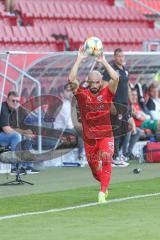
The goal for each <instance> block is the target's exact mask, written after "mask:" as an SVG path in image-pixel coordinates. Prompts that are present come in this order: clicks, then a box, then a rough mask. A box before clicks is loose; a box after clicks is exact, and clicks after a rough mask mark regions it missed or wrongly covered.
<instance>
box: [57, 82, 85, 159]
mask: <svg viewBox="0 0 160 240" xmlns="http://www.w3.org/2000/svg"><path fill="white" fill-rule="evenodd" d="M57 92H59V96H60V98H61V100H62V101H63V105H62V108H61V110H60V112H59V113H58V115H57V117H56V119H55V121H54V128H55V129H62V130H65V131H68V132H71V133H74V134H75V135H76V136H77V138H78V159H79V160H83V156H84V144H83V140H82V138H81V137H80V136H79V134H77V132H76V130H75V129H74V125H73V122H72V115H71V97H72V92H71V91H70V86H69V85H68V84H66V85H65V86H61V87H59V89H58V91H57Z"/></svg>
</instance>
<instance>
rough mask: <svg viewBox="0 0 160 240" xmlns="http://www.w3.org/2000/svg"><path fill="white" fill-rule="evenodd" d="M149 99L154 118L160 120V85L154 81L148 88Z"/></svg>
mask: <svg viewBox="0 0 160 240" xmlns="http://www.w3.org/2000/svg"><path fill="white" fill-rule="evenodd" d="M148 95H149V99H148V102H147V107H148V109H149V111H150V114H151V116H152V119H154V120H160V98H159V97H158V85H157V83H155V82H153V83H152V84H151V85H150V86H149V88H148Z"/></svg>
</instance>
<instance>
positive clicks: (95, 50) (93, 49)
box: [84, 37, 103, 57]
mask: <svg viewBox="0 0 160 240" xmlns="http://www.w3.org/2000/svg"><path fill="white" fill-rule="evenodd" d="M84 50H85V53H86V54H87V55H91V56H94V57H97V56H99V55H100V54H102V52H103V44H102V41H101V39H99V38H97V37H90V38H87V40H86V41H85V43H84Z"/></svg>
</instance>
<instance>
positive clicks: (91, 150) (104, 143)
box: [84, 137, 114, 160]
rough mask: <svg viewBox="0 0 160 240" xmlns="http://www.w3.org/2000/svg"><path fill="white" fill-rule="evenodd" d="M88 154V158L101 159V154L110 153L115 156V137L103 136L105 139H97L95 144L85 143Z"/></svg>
mask: <svg viewBox="0 0 160 240" xmlns="http://www.w3.org/2000/svg"><path fill="white" fill-rule="evenodd" d="M84 147H85V151H86V156H87V159H88V160H91V159H97V160H98V159H99V157H100V154H101V153H102V152H103V153H108V154H109V155H111V156H113V154H114V138H113V137H110V138H103V139H96V144H95V145H94V146H92V145H89V144H87V143H85V144H84Z"/></svg>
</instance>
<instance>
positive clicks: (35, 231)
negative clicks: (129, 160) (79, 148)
mask: <svg viewBox="0 0 160 240" xmlns="http://www.w3.org/2000/svg"><path fill="white" fill-rule="evenodd" d="M138 166H140V167H141V169H142V172H141V173H140V174H137V175H135V174H133V173H132V170H133V168H134V167H137V165H135V164H133V165H131V166H130V167H128V168H124V169H120V168H116V169H115V168H114V169H113V174H112V182H111V185H110V190H109V192H110V194H109V198H108V200H112V199H117V198H123V197H130V196H136V195H142V194H147V193H156V192H160V165H159V164H151V165H150V164H143V165H138ZM24 178H25V179H26V180H29V181H33V182H34V183H35V185H34V186H27V185H24V186H9V187H2V186H1V187H0V194H1V198H0V216H6V215H12V214H18V213H27V212H37V211H45V210H49V209H55V208H59V209H61V208H64V207H70V206H77V205H83V204H86V203H92V202H96V201H97V193H98V189H99V186H98V184H97V183H96V182H95V181H94V180H93V178H92V176H91V174H90V171H89V169H88V168H57V169H56V168H51V169H48V170H45V171H42V172H41V173H40V174H37V175H34V176H29V175H28V176H25V177H24ZM4 180H6V179H5V176H2V175H1V176H0V181H1V182H4ZM159 206H160V196H152V197H146V198H142V199H132V200H128V201H125V202H112V203H108V204H102V205H96V206H91V207H86V208H81V209H74V210H67V211H64V212H54V213H45V214H40V215H33V216H23V217H19V218H13V219H4V220H0V239H1V240H10V239H15V240H20V239H21V240H33V239H40V240H41V239H42V240H43V239H44V240H50V239H53V240H54V239H55V240H75V239H78V240H90V239H92V240H101V239H109V240H112V239H113V240H116V239H120V240H121V239H129V240H132V239H133V240H135V239H137V240H144V239H145V240H154V239H155V240H158V239H159V236H160V228H159V225H160V217H159V215H160V210H159Z"/></svg>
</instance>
